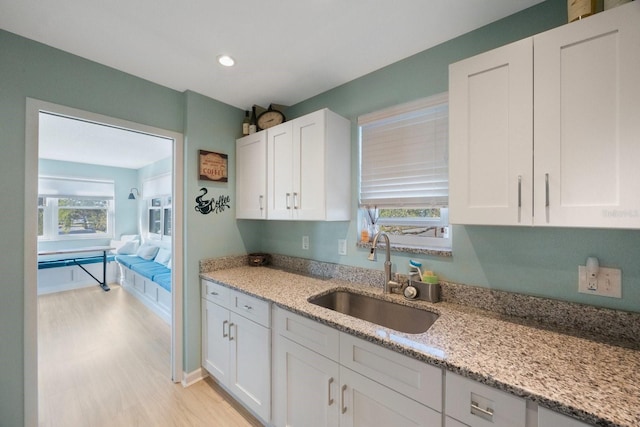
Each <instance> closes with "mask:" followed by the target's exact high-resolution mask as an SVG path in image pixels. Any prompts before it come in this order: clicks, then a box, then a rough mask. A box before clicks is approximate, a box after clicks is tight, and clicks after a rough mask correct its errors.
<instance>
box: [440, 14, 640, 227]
mask: <svg viewBox="0 0 640 427" xmlns="http://www.w3.org/2000/svg"><path fill="white" fill-rule="evenodd" d="M638 22H640V3H638V2H631V3H629V4H627V5H624V6H620V7H618V8H615V9H612V10H610V11H607V12H603V13H599V14H597V15H594V16H592V17H589V18H588V19H585V20H582V21H579V22H574V23H571V24H567V25H564V26H562V27H559V28H556V29H553V30H550V31H547V32H545V33H542V34H539V35H536V36H534V37H531V38H528V39H525V40H522V41H520V42H517V43H513V44H511V45H507V46H504V47H501V48H498V49H496V50H494V51H490V52H487V53H484V54H481V55H478V56H476V57H473V58H470V59H467V60H464V61H461V62H458V63H456V64H452V65H451V67H450V92H449V93H450V138H451V139H450V207H451V209H450V212H449V215H450V221H451V222H452V223H458V224H488V225H491V224H498V225H518V224H522V225H532V224H533V225H542V226H563V227H604V228H640V191H638V190H637V188H638V185H637V183H638V182H640V168H638V167H637V166H636V163H637V160H638V159H640V143H639V142H638V141H640V139H639V138H640V120H639V119H638V118H639V117H640V85H639V84H638V83H637V73H638V70H640V49H639V48H638V46H639V45H640V25H639V24H638Z"/></svg>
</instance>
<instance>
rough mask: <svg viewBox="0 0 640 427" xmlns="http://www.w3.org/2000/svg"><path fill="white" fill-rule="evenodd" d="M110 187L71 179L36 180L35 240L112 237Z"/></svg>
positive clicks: (97, 182) (94, 182)
mask: <svg viewBox="0 0 640 427" xmlns="http://www.w3.org/2000/svg"><path fill="white" fill-rule="evenodd" d="M113 194H114V183H113V182H112V181H95V180H85V179H75V178H59V177H40V178H39V179H38V239H39V240H69V239H74V240H75V239H96V238H101V239H102V238H105V239H108V238H112V237H113V218H114V204H113Z"/></svg>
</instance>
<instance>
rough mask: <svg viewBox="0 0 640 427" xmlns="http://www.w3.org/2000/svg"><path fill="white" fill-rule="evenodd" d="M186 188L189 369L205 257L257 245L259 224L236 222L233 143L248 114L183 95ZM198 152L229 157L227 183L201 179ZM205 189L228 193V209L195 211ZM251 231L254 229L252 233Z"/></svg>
mask: <svg viewBox="0 0 640 427" xmlns="http://www.w3.org/2000/svg"><path fill="white" fill-rule="evenodd" d="M184 111H185V135H186V139H185V157H184V162H185V164H184V170H185V180H184V181H185V182H184V185H185V191H184V197H185V199H184V203H185V206H184V211H185V224H186V229H185V233H184V235H185V236H186V239H185V242H184V246H185V258H184V260H185V277H184V287H185V291H184V299H185V303H184V318H185V330H184V337H185V350H186V352H185V367H186V371H187V372H191V371H193V370H195V369H197V368H199V367H200V366H201V362H200V354H201V353H200V340H201V334H200V332H201V328H200V278H199V270H198V263H199V261H200V260H201V259H203V258H211V257H220V256H226V255H241V254H245V253H247V252H251V251H252V250H255V248H257V247H259V239H258V234H257V231H255V230H257V229H258V227H259V224H245V223H243V222H237V221H236V220H235V215H236V214H235V194H236V186H235V180H234V179H233V177H234V176H235V152H236V150H235V141H236V138H237V137H238V136H240V135H238V133H239V131H240V130H241V127H240V124H241V123H242V119H243V118H244V112H243V111H241V110H238V109H230V108H229V106H228V105H226V104H223V103H221V102H218V101H216V100H213V99H211V98H207V97H205V96H202V95H199V94H197V93H195V92H189V91H187V92H186V93H185V106H184ZM198 150H205V151H214V152H217V153H222V154H227V155H228V175H229V181H228V182H214V181H204V180H200V179H199V177H198ZM202 188H205V189H206V191H207V193H206V194H205V195H204V200H210V199H214V200H218V198H219V197H220V196H229V197H230V202H229V206H230V207H231V208H230V209H226V208H225V210H223V211H221V212H218V213H213V212H212V213H209V214H207V215H203V214H201V213H199V212H197V211H196V210H195V206H196V201H195V198H196V197H198V196H200V195H201V194H202V192H201V191H200V190H201V189H202ZM252 230H254V231H253V232H252Z"/></svg>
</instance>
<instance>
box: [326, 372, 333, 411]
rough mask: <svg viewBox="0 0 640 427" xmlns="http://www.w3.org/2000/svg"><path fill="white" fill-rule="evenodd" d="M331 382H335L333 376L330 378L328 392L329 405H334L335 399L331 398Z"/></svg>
mask: <svg viewBox="0 0 640 427" xmlns="http://www.w3.org/2000/svg"><path fill="white" fill-rule="evenodd" d="M331 384H333V377H331V378H329V386H328V387H327V394H328V396H329V406H331V405H333V399H332V398H331Z"/></svg>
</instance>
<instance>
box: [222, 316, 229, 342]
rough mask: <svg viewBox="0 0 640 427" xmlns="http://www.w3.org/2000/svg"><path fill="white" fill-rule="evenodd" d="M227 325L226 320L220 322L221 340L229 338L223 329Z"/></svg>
mask: <svg viewBox="0 0 640 427" xmlns="http://www.w3.org/2000/svg"><path fill="white" fill-rule="evenodd" d="M228 323H229V321H228V320H225V321H224V322H222V338H227V337H228V336H229V334H228V333H226V332H225V330H224V327H225V326H226V325H227V324H228Z"/></svg>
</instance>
